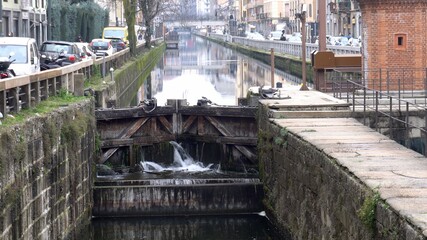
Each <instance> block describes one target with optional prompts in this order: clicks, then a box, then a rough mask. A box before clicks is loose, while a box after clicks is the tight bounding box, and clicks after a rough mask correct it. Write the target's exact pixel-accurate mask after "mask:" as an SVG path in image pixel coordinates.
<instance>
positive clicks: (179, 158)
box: [141, 141, 219, 173]
mask: <svg viewBox="0 0 427 240" xmlns="http://www.w3.org/2000/svg"><path fill="white" fill-rule="evenodd" d="M169 143H170V144H171V145H172V146H173V148H174V159H173V163H172V165H171V166H168V167H165V166H161V165H160V164H157V163H155V162H150V161H141V166H142V169H143V171H144V172H151V173H161V172H190V173H191V172H207V171H212V172H216V171H218V170H219V167H217V168H215V166H214V164H212V163H211V164H208V165H207V166H204V165H203V163H202V162H198V161H195V160H194V159H193V158H192V157H191V156H190V155H189V154H188V153H187V152H186V151H185V150H184V148H182V146H181V145H180V144H178V143H177V142H175V141H171V142H169Z"/></svg>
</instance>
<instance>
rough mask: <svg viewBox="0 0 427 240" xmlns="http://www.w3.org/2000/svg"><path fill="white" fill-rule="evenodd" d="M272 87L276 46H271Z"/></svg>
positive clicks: (272, 85) (272, 86)
mask: <svg viewBox="0 0 427 240" xmlns="http://www.w3.org/2000/svg"><path fill="white" fill-rule="evenodd" d="M270 56H271V88H274V48H271V54H270Z"/></svg>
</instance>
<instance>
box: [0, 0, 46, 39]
mask: <svg viewBox="0 0 427 240" xmlns="http://www.w3.org/2000/svg"><path fill="white" fill-rule="evenodd" d="M1 1H2V12H1V15H2V16H1V32H0V35H1V36H15V37H31V38H34V39H36V41H37V43H38V44H39V45H40V44H41V43H42V42H43V41H45V40H47V31H48V26H49V22H48V20H47V17H46V16H47V15H46V9H47V2H48V0H1Z"/></svg>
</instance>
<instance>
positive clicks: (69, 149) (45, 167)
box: [0, 100, 95, 240]
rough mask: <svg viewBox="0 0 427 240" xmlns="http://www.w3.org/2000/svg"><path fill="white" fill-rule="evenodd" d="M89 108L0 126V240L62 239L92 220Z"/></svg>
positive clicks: (85, 105) (91, 110) (63, 110)
mask: <svg viewBox="0 0 427 240" xmlns="http://www.w3.org/2000/svg"><path fill="white" fill-rule="evenodd" d="M94 150H95V118H94V104H93V102H92V101H90V100H87V101H84V102H81V103H79V104H72V105H70V106H67V107H63V108H59V109H57V110H55V111H54V112H52V113H49V114H43V116H34V117H31V118H29V119H28V120H27V121H26V122H24V123H22V124H18V125H14V126H10V127H6V126H1V127H0V239H5V240H6V239H66V238H70V236H73V235H74V234H77V232H78V230H79V229H80V227H81V226H83V225H85V224H87V223H88V221H89V219H90V217H91V208H92V190H91V186H92V183H93V173H92V167H91V164H92V162H93V160H92V159H93V157H94V156H93V155H94V152H95V151H94Z"/></svg>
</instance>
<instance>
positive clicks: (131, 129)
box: [100, 118, 150, 163]
mask: <svg viewBox="0 0 427 240" xmlns="http://www.w3.org/2000/svg"><path fill="white" fill-rule="evenodd" d="M149 119H150V118H140V119H138V120H136V121H135V122H134V123H133V124H132V125H131V126H130V127H129V128H127V129H126V130H125V131H124V132H122V134H120V138H130V137H131V136H132V135H133V134H135V132H136V131H138V129H139V128H141V127H142V126H143V125H144V124H145V123H146V122H147V121H148V120H149ZM118 149H119V148H118V147H114V148H110V149H108V150H107V151H106V152H105V153H104V154H103V155H102V157H101V159H100V163H104V162H105V161H107V160H108V159H109V158H110V157H111V156H113V154H114V153H115V152H116V151H117V150H118Z"/></svg>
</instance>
